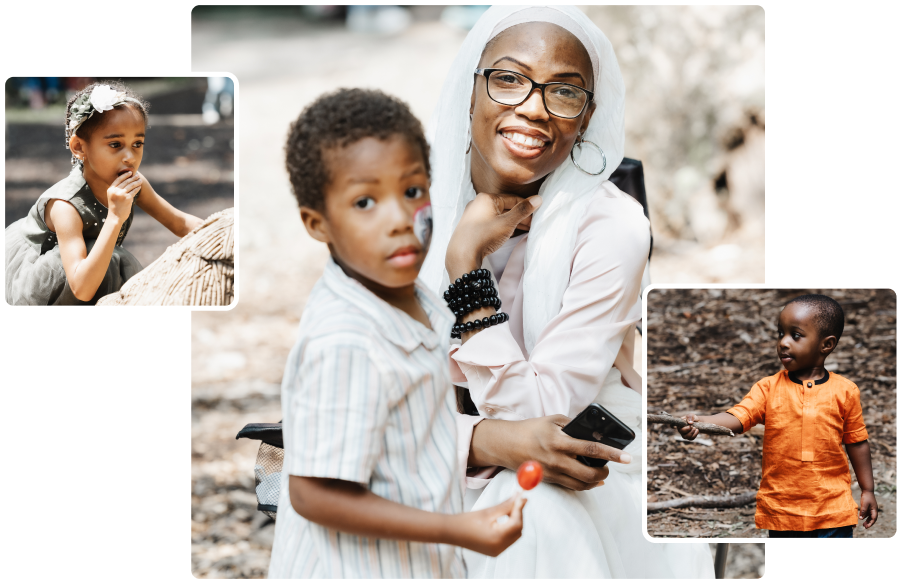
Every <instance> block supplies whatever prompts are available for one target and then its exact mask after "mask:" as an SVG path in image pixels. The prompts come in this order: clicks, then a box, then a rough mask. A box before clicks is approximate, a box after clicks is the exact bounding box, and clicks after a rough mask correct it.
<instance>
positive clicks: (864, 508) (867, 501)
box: [858, 491, 877, 529]
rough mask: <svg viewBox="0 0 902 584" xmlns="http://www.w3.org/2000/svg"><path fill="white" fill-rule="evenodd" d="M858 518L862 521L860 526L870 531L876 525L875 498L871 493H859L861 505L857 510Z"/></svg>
mask: <svg viewBox="0 0 902 584" xmlns="http://www.w3.org/2000/svg"><path fill="white" fill-rule="evenodd" d="M858 518H859V519H864V523H863V524H862V525H863V526H864V528H865V529H870V528H871V526H872V525H874V524H875V523H877V498H876V497H875V496H874V493H873V492H872V491H861V505H860V506H859V508H858Z"/></svg>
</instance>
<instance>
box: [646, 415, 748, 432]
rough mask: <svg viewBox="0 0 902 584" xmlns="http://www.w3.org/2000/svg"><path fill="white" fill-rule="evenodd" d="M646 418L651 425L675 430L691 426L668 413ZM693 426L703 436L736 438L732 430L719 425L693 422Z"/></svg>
mask: <svg viewBox="0 0 902 584" xmlns="http://www.w3.org/2000/svg"><path fill="white" fill-rule="evenodd" d="M645 418H646V419H647V420H648V423H649V424H667V425H668V426H673V427H674V428H683V427H685V426H688V425H689V422H687V421H686V420H684V419H683V418H677V417H676V416H671V415H670V414H668V413H667V412H661V413H660V414H647V415H646V416H645ZM692 425H693V426H695V427H696V428H698V431H699V432H700V433H702V434H708V435H716V436H735V434H733V431H732V430H730V429H729V428H725V427H724V426H718V425H717V424H705V423H702V422H693V423H692Z"/></svg>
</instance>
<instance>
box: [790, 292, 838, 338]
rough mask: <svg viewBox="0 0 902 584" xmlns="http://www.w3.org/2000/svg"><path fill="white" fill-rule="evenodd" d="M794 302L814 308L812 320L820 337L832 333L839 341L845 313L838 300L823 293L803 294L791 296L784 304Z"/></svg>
mask: <svg viewBox="0 0 902 584" xmlns="http://www.w3.org/2000/svg"><path fill="white" fill-rule="evenodd" d="M794 303H799V304H802V305H804V306H808V307H810V308H811V309H812V310H814V321H815V323H816V324H817V330H818V332H819V333H820V335H821V337H822V338H823V337H829V336H831V335H832V336H834V337H836V342H839V337H841V336H842V331H843V326H844V325H845V320H846V315H845V313H844V312H843V309H842V306H840V305H839V302H837V301H836V300H834V299H832V298H830V297H829V296H824V295H823V294H805V295H803V296H797V297H796V298H793V299H792V300H790V301H789V302H787V303H786V306H789V305H790V304H794Z"/></svg>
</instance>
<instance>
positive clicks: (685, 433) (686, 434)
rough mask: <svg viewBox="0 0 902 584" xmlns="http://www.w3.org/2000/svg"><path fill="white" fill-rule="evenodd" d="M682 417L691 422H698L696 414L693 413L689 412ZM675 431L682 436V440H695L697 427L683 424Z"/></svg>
mask: <svg viewBox="0 0 902 584" xmlns="http://www.w3.org/2000/svg"><path fill="white" fill-rule="evenodd" d="M683 419H684V420H686V421H687V422H689V423H690V424H692V423H693V422H698V421H699V420H698V416H696V415H695V414H690V415H688V416H683ZM677 432H679V433H680V436H682V437H683V440H695V437H696V436H698V428H696V427H695V426H691V425H690V426H683V427H682V428H677Z"/></svg>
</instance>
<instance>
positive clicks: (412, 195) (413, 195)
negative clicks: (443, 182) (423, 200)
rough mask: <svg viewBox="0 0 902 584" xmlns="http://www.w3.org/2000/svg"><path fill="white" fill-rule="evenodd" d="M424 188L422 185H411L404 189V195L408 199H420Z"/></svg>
mask: <svg viewBox="0 0 902 584" xmlns="http://www.w3.org/2000/svg"><path fill="white" fill-rule="evenodd" d="M423 193H424V190H423V189H422V188H420V187H410V188H409V189H407V190H406V191H404V196H405V197H407V198H408V199H419V198H420V197H422V196H423Z"/></svg>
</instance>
